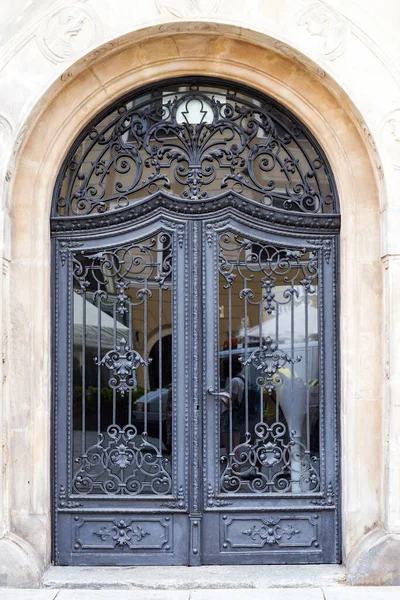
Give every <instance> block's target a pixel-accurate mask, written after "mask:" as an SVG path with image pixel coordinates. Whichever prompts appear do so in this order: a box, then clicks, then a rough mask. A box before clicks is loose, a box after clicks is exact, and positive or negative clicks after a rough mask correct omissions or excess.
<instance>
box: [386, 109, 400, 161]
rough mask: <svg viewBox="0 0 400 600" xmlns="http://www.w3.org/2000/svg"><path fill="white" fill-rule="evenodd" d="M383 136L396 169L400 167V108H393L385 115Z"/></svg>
mask: <svg viewBox="0 0 400 600" xmlns="http://www.w3.org/2000/svg"><path fill="white" fill-rule="evenodd" d="M382 138H383V143H384V148H385V151H386V152H387V155H388V157H389V158H390V161H391V163H392V164H393V166H394V167H396V169H400V108H398V109H396V110H393V111H392V112H390V113H389V114H388V115H387V116H386V117H385V119H384V123H383V126H382Z"/></svg>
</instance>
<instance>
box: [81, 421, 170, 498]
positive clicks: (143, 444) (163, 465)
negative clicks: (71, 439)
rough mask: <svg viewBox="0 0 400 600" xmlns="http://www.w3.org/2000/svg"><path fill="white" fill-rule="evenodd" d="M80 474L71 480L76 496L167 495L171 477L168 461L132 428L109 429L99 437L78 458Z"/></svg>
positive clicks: (128, 426) (113, 426)
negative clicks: (94, 494) (95, 442)
mask: <svg viewBox="0 0 400 600" xmlns="http://www.w3.org/2000/svg"><path fill="white" fill-rule="evenodd" d="M76 462H77V463H78V464H79V470H78V471H77V473H76V474H75V476H74V479H73V491H74V493H77V494H90V493H97V494H108V495H110V494H111V495H115V494H119V495H130V496H136V495H138V494H146V493H148V494H156V495H164V494H169V493H170V491H171V486H172V481H171V475H170V473H169V472H168V471H167V468H168V465H169V460H168V458H163V457H162V456H161V455H160V454H159V452H158V449H157V448H156V447H155V446H154V445H153V444H150V442H148V441H147V434H146V433H143V434H142V435H141V436H140V437H139V436H138V434H137V430H136V427H135V426H134V425H125V427H124V428H122V429H121V427H119V426H118V425H110V426H109V427H108V428H107V435H106V436H104V435H103V434H100V435H99V441H98V442H97V444H94V445H93V446H91V447H90V448H89V449H88V450H87V451H86V453H85V454H84V455H83V456H81V457H79V458H77V459H76Z"/></svg>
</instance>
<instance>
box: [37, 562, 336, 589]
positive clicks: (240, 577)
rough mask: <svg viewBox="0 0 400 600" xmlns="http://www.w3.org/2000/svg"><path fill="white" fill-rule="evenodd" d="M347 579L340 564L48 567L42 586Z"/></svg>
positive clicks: (199, 585)
mask: <svg viewBox="0 0 400 600" xmlns="http://www.w3.org/2000/svg"><path fill="white" fill-rule="evenodd" d="M345 583H346V569H345V568H344V567H343V566H341V565H278V566H275V565H251V566H248V565H236V566H202V567H53V566H52V567H50V568H49V569H48V570H47V571H46V572H45V573H44V576H43V581H42V585H43V587H45V588H53V589H63V588H70V589H71V588H73V589H78V588H81V589H82V588H86V589H97V590H98V589H125V590H129V589H142V590H195V589H220V590H222V589H225V590H227V589H242V590H243V589H266V588H321V587H327V586H339V585H345Z"/></svg>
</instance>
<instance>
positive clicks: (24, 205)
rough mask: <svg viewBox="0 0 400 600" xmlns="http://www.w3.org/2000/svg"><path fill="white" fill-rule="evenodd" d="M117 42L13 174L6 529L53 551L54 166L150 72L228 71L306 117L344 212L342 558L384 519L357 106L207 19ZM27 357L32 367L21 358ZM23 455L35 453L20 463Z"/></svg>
mask: <svg viewBox="0 0 400 600" xmlns="http://www.w3.org/2000/svg"><path fill="white" fill-rule="evenodd" d="M124 44H125V45H124V46H123V47H122V48H121V49H118V48H117V49H115V48H111V49H109V48H107V46H106V47H105V48H104V54H103V55H102V56H101V59H99V57H97V60H96V57H93V62H91V63H90V65H88V64H87V63H86V64H84V65H83V67H84V70H82V71H80V72H79V65H78V68H77V74H76V75H74V73H71V77H69V76H68V75H67V77H66V78H65V79H66V82H65V83H64V85H63V87H62V88H61V89H60V90H58V91H57V93H55V94H54V95H52V93H51V92H49V93H48V95H47V97H46V106H45V108H44V109H43V110H41V111H40V113H39V114H40V120H36V123H35V124H34V125H33V126H32V128H31V131H30V133H29V137H28V139H27V142H26V144H25V145H24V148H23V150H22V152H21V155H20V159H19V163H18V168H17V171H16V175H15V182H14V186H13V190H12V198H11V203H10V206H11V227H10V230H11V235H12V246H11V248H12V255H11V263H10V274H9V276H10V289H11V290H12V295H10V301H9V311H10V323H11V326H10V330H9V340H10V348H11V353H10V368H9V373H8V378H9V384H8V389H7V397H8V405H9V407H10V408H9V415H10V434H9V439H10V449H9V456H10V464H14V463H15V462H19V463H20V464H21V465H22V466H21V469H20V471H19V473H18V474H16V472H15V471H13V469H11V468H10V469H9V470H8V481H9V484H8V485H9V493H10V498H11V499H12V513H11V528H12V531H14V532H15V534H16V535H18V536H20V537H21V538H22V539H24V540H26V542H27V543H28V544H30V546H31V548H32V549H33V550H31V551H30V552H32V555H33V556H36V558H35V559H34V560H32V559H31V558H30V559H28V558H25V559H23V560H22V561H21V560H20V561H19V562H24V560H25V562H28V563H29V564H33V563H34V562H35V561H36V564H37V565H38V566H39V569H40V568H42V567H43V566H45V565H47V564H49V561H50V477H49V473H50V455H49V437H50V392H51V389H50V360H49V359H50V352H49V348H50V319H49V316H50V304H49V302H50V300H49V299H50V292H49V290H50V263H49V259H50V250H49V236H48V218H49V214H50V202H51V197H52V189H53V186H54V181H55V177H56V174H57V172H58V170H59V167H60V165H61V162H62V160H63V158H64V154H65V150H66V148H68V147H69V145H70V144H71V142H72V141H73V139H74V138H75V137H76V135H77V134H78V133H79V131H80V130H81V129H82V127H84V125H86V124H87V122H88V121H90V119H91V118H92V116H93V115H94V114H95V113H97V112H98V111H99V110H100V109H101V108H102V107H103V106H105V105H107V104H108V103H110V101H112V100H113V99H114V98H116V97H118V96H119V95H121V93H123V92H125V91H127V90H129V89H133V88H135V87H136V86H139V85H142V84H144V83H148V82H149V81H156V80H160V79H164V78H167V77H170V76H172V75H174V76H177V75H190V74H208V75H223V76H224V77H227V78H230V79H233V80H236V81H242V82H245V83H247V84H248V85H250V86H252V87H254V88H257V89H259V90H261V91H264V92H266V93H267V94H269V95H271V96H274V97H275V98H276V99H278V100H279V101H280V102H281V103H283V104H285V105H286V106H287V107H288V108H289V109H290V110H291V111H292V112H294V113H295V114H296V115H297V116H298V117H299V118H300V119H301V120H302V121H303V122H304V123H306V124H307V125H308V127H309V129H310V130H311V131H312V132H313V134H314V135H315V137H316V138H317V139H318V140H319V142H320V144H321V145H322V147H323V149H324V150H325V152H326V154H327V156H328V159H329V161H330V164H331V165H332V168H333V171H334V174H335V177H336V181H337V185H338V188H339V196H340V198H341V203H342V206H341V209H342V215H343V227H342V236H341V258H340V261H341V286H342V298H343V301H342V306H341V337H342V349H341V363H342V408H343V419H342V421H343V422H342V431H343V437H342V456H343V474H342V481H343V489H344V498H343V540H344V548H343V550H344V553H343V554H344V557H345V560H347V557H348V556H349V554H350V553H351V552H352V550H353V549H354V548H355V546H356V545H357V543H358V542H359V540H360V539H361V538H362V537H363V535H364V532H365V531H368V530H369V529H371V528H373V527H374V526H375V524H376V523H379V522H381V520H382V507H381V500H380V498H381V489H382V488H381V486H382V480H381V468H382V453H381V452H380V450H379V451H377V452H376V453H373V454H372V455H371V456H369V470H368V476H365V468H364V466H363V461H362V459H361V460H360V457H362V452H363V449H364V448H366V447H368V445H369V444H371V436H373V443H374V444H375V445H376V446H377V447H378V448H379V449H380V448H381V443H382V428H381V418H382V412H381V410H382V409H381V392H380V389H381V385H382V359H381V354H382V353H381V343H380V341H379V340H380V331H381V329H382V325H381V323H382V315H381V312H380V306H381V302H382V298H381V294H382V287H381V278H382V276H381V263H380V250H379V229H378V227H377V223H378V222H379V198H378V191H377V186H376V182H375V175H374V167H373V165H372V163H371V160H370V158H369V155H368V152H367V150H366V147H365V146H364V143H363V141H362V139H361V138H360V136H359V134H358V132H357V129H356V127H355V125H354V124H353V122H352V119H351V114H352V113H353V107H352V106H351V104H350V103H347V104H343V102H342V101H339V100H338V99H337V97H336V95H335V94H334V93H331V92H330V91H329V90H328V89H327V88H326V87H325V86H324V85H323V83H322V81H321V79H320V78H319V77H318V71H317V73H316V74H315V73H311V72H310V70H309V69H310V67H311V70H314V71H315V69H314V68H313V65H312V63H310V64H307V67H308V69H307V68H305V67H304V66H302V65H300V64H299V62H296V61H294V60H293V59H292V58H291V57H289V56H288V54H290V53H288V52H285V54H283V55H282V54H280V53H277V52H275V51H273V50H271V49H268V48H266V47H262V45H261V44H260V42H258V43H250V42H249V41H246V42H245V41H241V40H239V39H234V38H233V37H230V36H229V35H222V34H220V33H218V34H216V33H213V31H212V28H211V30H208V31H206V32H200V33H198V32H197V33H191V34H186V33H180V32H178V33H177V32H170V33H168V34H167V35H165V34H164V35H162V36H157V35H156V36H154V37H148V38H147V39H146V40H145V41H143V39H142V40H141V41H139V42H138V43H136V44H135V43H134V40H132V41H131V43H129V41H128V40H125V41H124ZM107 50H110V52H107ZM100 54H102V53H101V51H100V52H99V55H100ZM160 57H162V58H160ZM330 84H331V86H332V87H333V88H335V85H334V84H333V83H332V82H330ZM342 97H343V96H342ZM15 298H18V302H16V301H15V300H14V299H15ZM371 315H374V318H373V319H371ZM26 364H29V365H30V369H26V368H25V367H24V365H26ZM27 390H29V392H27ZM11 400H12V401H11ZM16 406H18V409H17V410H16V409H15V407H16ZM23 407H25V410H24V411H23V410H22V409H23ZM32 407H34V410H32ZM354 432H357V433H356V434H355V433H354ZM371 432H372V433H371ZM26 456H30V457H31V459H30V460H29V461H25V460H24V457H26ZM26 481H29V482H30V483H29V485H28V486H27V485H26ZM366 498H367V499H368V500H367V501H365V499H366ZM20 556H23V553H21V554H20ZM24 556H25V557H27V556H28V555H27V554H25V555H24ZM36 573H37V571H36ZM32 576H33V577H37V575H32Z"/></svg>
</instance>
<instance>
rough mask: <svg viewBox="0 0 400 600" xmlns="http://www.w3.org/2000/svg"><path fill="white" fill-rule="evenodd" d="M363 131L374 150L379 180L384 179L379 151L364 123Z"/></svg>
mask: <svg viewBox="0 0 400 600" xmlns="http://www.w3.org/2000/svg"><path fill="white" fill-rule="evenodd" d="M361 131H362V134H363V137H364V139H365V140H366V142H367V144H368V146H369V147H370V148H371V149H372V155H373V160H374V164H375V168H376V170H377V173H378V177H379V179H383V176H384V174H383V168H382V165H381V161H380V158H379V154H378V150H377V148H376V144H375V140H374V137H373V135H372V133H371V132H370V130H369V129H368V127H367V126H366V124H365V123H362V125H361Z"/></svg>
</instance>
